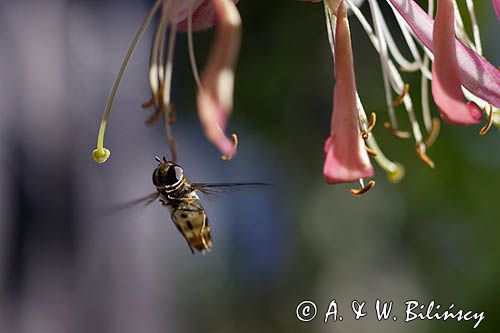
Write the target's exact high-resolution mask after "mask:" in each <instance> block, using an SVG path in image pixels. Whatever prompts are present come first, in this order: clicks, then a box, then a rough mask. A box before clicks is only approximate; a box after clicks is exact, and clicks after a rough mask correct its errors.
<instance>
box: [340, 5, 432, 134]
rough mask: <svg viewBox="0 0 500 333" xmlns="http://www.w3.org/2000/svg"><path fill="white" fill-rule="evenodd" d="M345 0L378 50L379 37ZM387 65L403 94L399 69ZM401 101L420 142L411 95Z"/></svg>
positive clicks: (399, 90) (402, 83)
mask: <svg viewBox="0 0 500 333" xmlns="http://www.w3.org/2000/svg"><path fill="white" fill-rule="evenodd" d="M346 2H347V3H348V4H349V5H350V7H351V10H352V12H353V14H354V15H355V16H356V18H357V19H358V20H359V22H360V23H361V25H362V26H363V29H364V30H365V31H366V33H367V35H368V37H369V38H370V41H371V42H372V44H373V46H374V47H375V49H376V50H377V52H380V43H379V39H377V38H376V36H375V35H374V34H373V29H372V27H371V26H370V24H369V23H368V21H367V20H366V18H365V17H364V16H363V14H362V13H361V11H359V10H358V9H357V8H355V6H353V4H352V2H351V0H346ZM387 67H388V76H389V79H390V83H391V87H392V89H394V91H395V92H396V93H398V94H400V95H402V94H404V89H405V84H404V82H403V79H402V77H401V75H400V74H399V71H398V70H397V68H396V66H395V65H394V63H393V62H392V61H391V60H390V59H388V60H387ZM389 89H390V88H389ZM403 103H404V105H405V108H406V110H407V113H408V118H409V120H410V123H411V125H412V131H413V136H414V137H415V141H416V142H421V141H422V138H423V137H422V132H421V131H420V127H419V125H418V121H417V118H416V116H415V112H414V110H413V103H412V100H411V97H410V96H409V95H408V94H406V95H404V97H403ZM391 106H392V100H391Z"/></svg>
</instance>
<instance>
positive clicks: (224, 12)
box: [197, 0, 241, 158]
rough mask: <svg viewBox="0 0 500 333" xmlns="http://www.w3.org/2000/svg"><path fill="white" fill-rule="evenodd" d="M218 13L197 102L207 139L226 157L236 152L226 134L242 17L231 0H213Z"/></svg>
mask: <svg viewBox="0 0 500 333" xmlns="http://www.w3.org/2000/svg"><path fill="white" fill-rule="evenodd" d="M212 4H213V6H214V10H215V13H216V14H217V33H216V36H215V41H214V45H213V47H212V51H211V53H210V55H209V58H208V61H207V65H206V67H205V69H204V71H203V73H202V76H201V85H202V88H201V89H200V91H199V92H198V98H197V104H198V114H199V116H200V121H201V123H202V126H203V128H204V130H205V134H206V136H207V137H208V139H209V140H210V141H211V142H212V143H213V144H214V145H216V146H217V148H219V150H220V151H221V152H222V153H223V154H224V156H226V157H227V158H231V156H233V155H234V154H235V152H236V145H235V142H233V141H232V140H230V139H229V138H227V137H226V135H225V134H224V130H225V128H226V124H227V120H228V117H229V114H230V113H231V111H232V108H233V87H234V67H235V65H236V59H237V57H238V52H239V48H240V38H241V18H240V15H239V13H238V9H237V8H236V5H235V4H234V2H233V1H232V0H212Z"/></svg>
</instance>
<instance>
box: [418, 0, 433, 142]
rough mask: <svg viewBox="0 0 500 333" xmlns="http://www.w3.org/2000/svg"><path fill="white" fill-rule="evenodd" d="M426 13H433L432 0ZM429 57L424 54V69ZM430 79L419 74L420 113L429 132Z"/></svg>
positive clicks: (430, 14)
mask: <svg viewBox="0 0 500 333" xmlns="http://www.w3.org/2000/svg"><path fill="white" fill-rule="evenodd" d="M427 14H429V16H430V17H432V16H433V15H434V0H429V1H428V3H427ZM429 60H430V59H429V57H428V56H427V55H426V56H425V57H424V63H423V67H425V68H426V69H427V68H428V67H429V63H430V61H429ZM431 79H432V76H431V77H430V78H429V77H427V76H426V75H425V74H424V72H422V75H421V81H420V89H421V91H420V94H421V101H422V115H423V118H424V125H425V129H426V130H427V133H429V132H430V131H431V130H432V116H431V109H430V104H429V103H430V101H429V80H431Z"/></svg>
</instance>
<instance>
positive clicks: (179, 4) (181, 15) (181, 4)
mask: <svg viewBox="0 0 500 333" xmlns="http://www.w3.org/2000/svg"><path fill="white" fill-rule="evenodd" d="M166 1H168V0H164V3H166ZM189 2H192V6H193V31H200V30H206V29H208V28H211V27H213V26H214V25H215V21H216V13H215V8H214V5H213V0H174V3H173V15H172V16H171V17H173V18H174V20H173V21H175V22H179V23H178V25H177V29H178V30H180V31H186V30H187V27H188V22H187V20H188V15H189ZM233 2H234V3H238V0H233Z"/></svg>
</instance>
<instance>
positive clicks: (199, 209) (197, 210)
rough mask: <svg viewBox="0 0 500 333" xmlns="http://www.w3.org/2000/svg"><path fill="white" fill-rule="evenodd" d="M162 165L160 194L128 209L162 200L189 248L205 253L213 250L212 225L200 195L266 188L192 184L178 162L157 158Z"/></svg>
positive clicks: (157, 178) (156, 179)
mask: <svg viewBox="0 0 500 333" xmlns="http://www.w3.org/2000/svg"><path fill="white" fill-rule="evenodd" d="M156 160H157V161H158V163H159V164H158V166H157V167H156V169H155V170H154V171H153V185H154V186H155V187H156V192H155V193H152V194H150V195H149V196H147V197H146V198H142V199H139V200H136V201H134V202H132V203H129V204H127V205H126V206H131V205H136V204H140V203H144V202H146V205H149V204H151V203H153V202H154V201H156V199H159V201H160V202H161V204H162V205H163V206H165V207H167V208H168V209H169V210H170V217H171V219H172V222H173V223H174V225H175V226H176V228H177V230H179V232H180V233H181V235H182V236H183V237H184V239H185V240H186V242H187V244H188V246H189V249H190V250H191V252H192V253H193V254H194V253H195V250H196V251H199V252H202V253H205V252H208V251H210V249H211V248H212V235H211V230H210V223H209V221H208V217H207V214H206V212H205V209H204V208H203V206H202V205H201V201H200V198H199V196H198V192H201V193H203V194H211V193H215V192H217V191H223V190H229V189H231V188H238V187H255V186H265V185H268V184H266V183H190V182H189V181H188V179H187V178H186V177H185V176H184V170H183V169H182V168H181V167H180V166H179V165H178V164H176V163H174V162H172V161H168V160H167V158H166V157H163V160H161V159H160V158H159V157H158V156H157V157H156Z"/></svg>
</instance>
